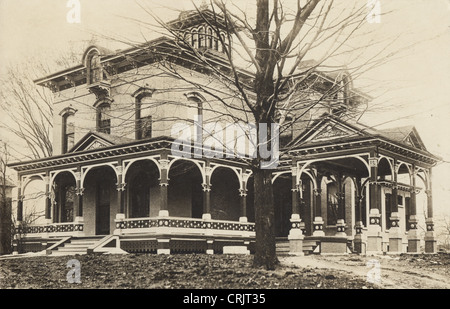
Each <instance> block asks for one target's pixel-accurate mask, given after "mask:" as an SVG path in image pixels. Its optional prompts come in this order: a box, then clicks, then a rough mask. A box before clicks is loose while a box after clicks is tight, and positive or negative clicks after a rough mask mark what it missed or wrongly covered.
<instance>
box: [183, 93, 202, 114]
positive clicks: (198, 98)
mask: <svg viewBox="0 0 450 309" xmlns="http://www.w3.org/2000/svg"><path fill="white" fill-rule="evenodd" d="M185 95H186V97H187V99H188V101H189V103H191V104H189V106H195V107H196V108H197V115H198V116H203V102H204V101H205V98H204V97H203V96H202V95H201V94H200V93H198V92H189V93H186V94H185Z"/></svg>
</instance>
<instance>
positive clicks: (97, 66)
mask: <svg viewBox="0 0 450 309" xmlns="http://www.w3.org/2000/svg"><path fill="white" fill-rule="evenodd" d="M88 59H89V60H88V68H87V70H88V80H89V84H94V83H96V82H99V81H101V80H102V79H103V76H102V75H103V72H102V67H101V63H100V55H99V54H98V52H97V51H93V52H92V55H91V56H90V57H89V58H88Z"/></svg>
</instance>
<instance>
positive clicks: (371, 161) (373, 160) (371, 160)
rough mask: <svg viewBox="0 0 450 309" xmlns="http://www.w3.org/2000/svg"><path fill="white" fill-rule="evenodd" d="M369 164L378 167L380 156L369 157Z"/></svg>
mask: <svg viewBox="0 0 450 309" xmlns="http://www.w3.org/2000/svg"><path fill="white" fill-rule="evenodd" d="M369 166H370V167H378V157H369Z"/></svg>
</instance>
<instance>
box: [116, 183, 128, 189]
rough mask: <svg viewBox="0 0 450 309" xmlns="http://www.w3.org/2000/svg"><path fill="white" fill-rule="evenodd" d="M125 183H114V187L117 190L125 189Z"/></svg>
mask: <svg viewBox="0 0 450 309" xmlns="http://www.w3.org/2000/svg"><path fill="white" fill-rule="evenodd" d="M126 185H127V184H126V183H125V182H121V183H116V189H117V191H125V186H126Z"/></svg>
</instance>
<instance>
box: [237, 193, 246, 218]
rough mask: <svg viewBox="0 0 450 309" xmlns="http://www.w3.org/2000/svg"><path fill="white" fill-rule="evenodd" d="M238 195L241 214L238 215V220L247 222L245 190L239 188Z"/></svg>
mask: <svg viewBox="0 0 450 309" xmlns="http://www.w3.org/2000/svg"><path fill="white" fill-rule="evenodd" d="M244 188H245V187H244ZM239 197H240V199H239V200H240V206H241V216H240V217H239V222H247V190H246V189H239Z"/></svg>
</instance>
